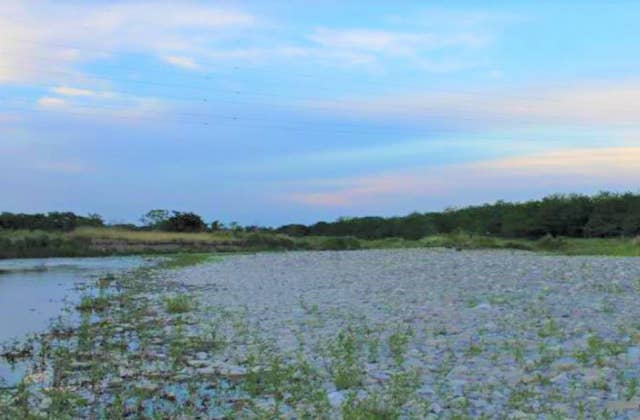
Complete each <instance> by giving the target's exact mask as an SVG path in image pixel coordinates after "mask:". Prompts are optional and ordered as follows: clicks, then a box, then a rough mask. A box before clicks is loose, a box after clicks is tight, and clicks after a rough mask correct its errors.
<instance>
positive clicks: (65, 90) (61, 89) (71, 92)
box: [50, 86, 118, 98]
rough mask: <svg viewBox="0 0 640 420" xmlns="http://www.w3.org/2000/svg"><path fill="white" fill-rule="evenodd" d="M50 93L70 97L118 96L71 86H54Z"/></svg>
mask: <svg viewBox="0 0 640 420" xmlns="http://www.w3.org/2000/svg"><path fill="white" fill-rule="evenodd" d="M50 91H51V92H53V93H55V94H57V95H60V96H71V97H91V98H114V97H116V96H118V95H117V94H116V93H114V92H108V91H96V90H92V89H86V88H77V87H72V86H56V87H52V88H51V89H50Z"/></svg>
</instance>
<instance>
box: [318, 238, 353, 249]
mask: <svg viewBox="0 0 640 420" xmlns="http://www.w3.org/2000/svg"><path fill="white" fill-rule="evenodd" d="M319 248H320V249H321V250H324V251H330V250H336V251H337V250H349V249H360V248H361V245H360V241H359V240H358V239H357V238H354V237H353V236H337V237H332V238H326V239H325V240H323V241H322V242H321V243H320V245H319Z"/></svg>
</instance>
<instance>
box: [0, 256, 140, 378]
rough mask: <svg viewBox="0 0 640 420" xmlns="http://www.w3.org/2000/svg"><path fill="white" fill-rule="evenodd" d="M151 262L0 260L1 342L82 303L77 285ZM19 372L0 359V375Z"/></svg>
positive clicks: (43, 325) (34, 330)
mask: <svg viewBox="0 0 640 420" xmlns="http://www.w3.org/2000/svg"><path fill="white" fill-rule="evenodd" d="M148 263H149V260H148V259H144V258H141V257H110V258H49V259H24V260H2V261H0V320H1V321H0V344H7V343H11V342H12V341H14V340H20V339H22V338H24V337H25V336H26V335H28V334H31V333H37V332H42V331H44V330H46V328H47V327H48V326H49V325H50V323H51V321H52V320H53V319H55V318H57V317H58V316H60V315H62V314H63V309H64V308H65V307H66V306H67V305H68V304H75V303H77V302H79V300H80V296H81V295H82V291H81V290H78V288H77V287H76V286H79V285H82V284H85V283H87V282H89V281H92V280H95V279H96V278H97V277H100V276H104V275H106V274H108V273H113V274H117V273H122V272H126V271H130V270H133V269H135V268H137V267H140V266H142V265H144V264H148ZM17 370H18V371H19V370H20V369H19V366H18V367H17ZM18 373H19V372H17V371H16V368H12V367H11V366H9V365H8V364H6V363H4V361H0V378H4V379H5V380H10V379H11V378H12V377H14V376H15V375H16V374H18Z"/></svg>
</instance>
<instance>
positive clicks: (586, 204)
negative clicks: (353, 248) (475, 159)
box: [278, 192, 640, 245]
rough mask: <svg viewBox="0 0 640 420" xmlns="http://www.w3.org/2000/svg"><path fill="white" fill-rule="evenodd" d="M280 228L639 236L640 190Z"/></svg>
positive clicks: (361, 233) (317, 232) (341, 232)
mask: <svg viewBox="0 0 640 420" xmlns="http://www.w3.org/2000/svg"><path fill="white" fill-rule="evenodd" d="M278 231H281V232H282V233H291V234H292V235H295V236H354V237H356V238H359V239H367V240H374V239H383V238H390V237H398V238H403V239H406V240H417V239H420V238H423V237H425V236H433V235H447V234H454V233H457V232H468V233H469V234H471V235H474V236H475V235H481V236H485V237H487V236H497V237H505V238H540V237H543V236H545V235H551V236H553V237H557V236H566V237H574V238H582V237H619V236H627V237H634V236H636V235H639V234H640V194H631V193H626V194H613V193H606V192H603V193H600V194H598V195H596V196H593V197H589V196H584V195H577V194H572V195H551V196H548V197H545V198H543V199H542V200H534V201H528V202H524V203H506V202H504V201H498V202H496V203H493V204H484V205H481V206H470V207H465V208H460V209H447V210H445V211H443V212H439V213H412V214H410V215H408V216H404V217H391V218H382V217H356V218H340V219H338V220H336V221H335V222H331V223H327V222H319V223H316V224H314V225H311V226H308V227H305V226H301V225H286V226H283V227H281V228H279V229H278ZM489 245H490V244H489Z"/></svg>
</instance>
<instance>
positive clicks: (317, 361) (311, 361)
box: [0, 249, 640, 419]
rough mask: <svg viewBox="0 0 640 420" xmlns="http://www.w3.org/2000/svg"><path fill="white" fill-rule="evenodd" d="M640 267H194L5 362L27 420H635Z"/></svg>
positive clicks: (559, 262)
mask: <svg viewBox="0 0 640 420" xmlns="http://www.w3.org/2000/svg"><path fill="white" fill-rule="evenodd" d="M639 297H640V264H638V260H637V259H635V258H611V257H566V256H554V255H539V254H534V253H530V252H523V251H510V250H468V251H461V252H458V251H455V250H445V249H396V250H357V251H327V252H287V253H261V254H245V255H232V256H226V257H222V258H220V257H216V258H215V259H210V258H209V256H207V255H206V254H188V255H186V256H185V255H182V256H178V257H174V258H171V259H168V260H166V261H165V262H164V263H163V264H162V265H161V266H159V267H158V268H154V269H141V270H139V271H137V272H135V273H133V274H131V275H128V276H126V277H123V278H117V277H107V278H103V279H99V280H98V281H96V284H95V287H94V288H93V289H91V290H87V291H86V296H85V298H83V300H82V302H81V303H80V304H79V305H78V306H77V307H76V308H75V309H74V310H75V311H78V312H79V313H80V314H82V316H81V319H82V322H81V323H80V325H77V326H72V325H64V324H60V325H56V326H54V327H53V328H52V330H51V331H50V332H48V333H47V334H45V335H43V336H40V337H37V338H34V339H33V340H31V341H28V342H25V343H19V344H16V345H15V346H14V347H13V348H11V349H5V352H4V357H13V358H15V359H16V360H17V359H27V360H30V361H31V362H32V363H33V368H32V370H31V372H30V374H29V375H28V376H27V377H26V378H25V379H24V380H23V381H22V382H21V383H20V384H18V386H17V387H14V388H9V389H6V390H4V391H1V392H0V411H1V412H5V413H10V415H15V416H22V417H28V415H32V416H35V417H36V418H37V417H39V416H40V417H45V416H50V417H53V418H62V417H64V416H65V415H69V416H71V417H77V416H96V417H98V418H100V417H108V418H119V417H122V416H125V417H126V416H130V417H136V416H140V415H145V416H148V417H152V416H158V417H170V418H171V417H173V418H176V417H180V416H186V417H191V416H198V415H200V416H203V417H211V418H235V417H244V418H280V417H284V418H291V417H294V416H297V417H298V418H345V419H369V418H379V419H393V418H434V419H436V418H451V419H454V418H455V419H463V418H541V417H543V418H620V419H626V418H636V417H637V416H638V415H640V392H639V390H640V388H639V386H640V383H639V380H640V321H639V320H640V307H639V306H638V305H637V301H638V298H639Z"/></svg>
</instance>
